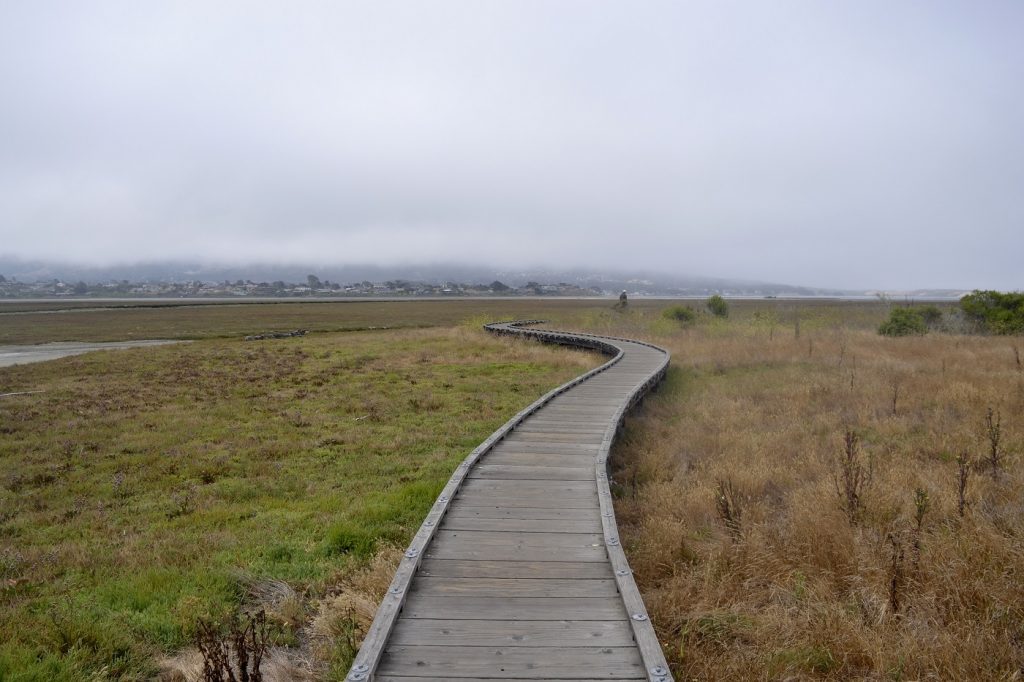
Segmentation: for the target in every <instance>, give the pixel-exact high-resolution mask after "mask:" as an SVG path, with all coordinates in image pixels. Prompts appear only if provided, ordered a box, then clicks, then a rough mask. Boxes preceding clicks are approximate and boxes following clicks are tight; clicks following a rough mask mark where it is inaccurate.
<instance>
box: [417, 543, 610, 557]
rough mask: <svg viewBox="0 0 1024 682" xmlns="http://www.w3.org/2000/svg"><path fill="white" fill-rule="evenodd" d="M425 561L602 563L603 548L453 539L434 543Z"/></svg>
mask: <svg viewBox="0 0 1024 682" xmlns="http://www.w3.org/2000/svg"><path fill="white" fill-rule="evenodd" d="M424 556H425V557H426V558H428V559H472V560H486V561H583V562H587V561H592V562H597V563H606V562H607V561H608V554H607V552H605V549H604V545H597V546H595V547H544V546H536V545H528V546H505V545H488V546H480V545H474V544H472V543H465V542H460V541H456V540H440V539H438V540H436V541H434V542H432V543H431V544H430V546H429V547H428V548H427V551H426V554H425V555H424Z"/></svg>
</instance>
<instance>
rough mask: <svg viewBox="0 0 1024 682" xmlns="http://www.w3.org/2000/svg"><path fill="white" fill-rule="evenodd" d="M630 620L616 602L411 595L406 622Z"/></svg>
mask: <svg viewBox="0 0 1024 682" xmlns="http://www.w3.org/2000/svg"><path fill="white" fill-rule="evenodd" d="M497 613H500V614H501V617H502V619H503V620H627V616H626V609H625V608H624V607H623V606H622V602H621V601H620V600H617V599H606V598H604V597H562V598H557V599H552V598H548V597H511V598H510V597H431V596H427V595H422V594H415V593H412V594H410V595H409V599H408V600H407V601H406V603H405V609H404V610H403V611H402V617H403V618H450V619H454V620H493V619H494V615H495V614H497Z"/></svg>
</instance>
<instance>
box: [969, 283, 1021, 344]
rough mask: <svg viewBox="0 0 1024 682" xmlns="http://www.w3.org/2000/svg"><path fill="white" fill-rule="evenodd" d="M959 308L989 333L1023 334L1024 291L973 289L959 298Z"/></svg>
mask: <svg viewBox="0 0 1024 682" xmlns="http://www.w3.org/2000/svg"><path fill="white" fill-rule="evenodd" d="M960 308H961V309H962V310H963V311H964V314H965V315H967V317H968V318H969V319H971V320H973V321H974V322H975V323H976V324H977V325H978V327H980V328H981V329H982V330H984V331H987V332H989V333H991V334H1024V293H1020V292H1014V293H1006V294H1004V293H1000V292H998V291H978V290H975V291H973V292H972V293H970V294H967V295H966V296H964V297H963V298H961V299H960Z"/></svg>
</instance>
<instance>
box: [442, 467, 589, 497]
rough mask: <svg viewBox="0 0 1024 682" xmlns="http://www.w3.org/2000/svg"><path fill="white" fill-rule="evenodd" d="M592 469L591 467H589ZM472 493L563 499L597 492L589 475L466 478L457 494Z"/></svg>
mask: <svg viewBox="0 0 1024 682" xmlns="http://www.w3.org/2000/svg"><path fill="white" fill-rule="evenodd" d="M591 470H593V469H591ZM474 493H485V494H487V495H491V494H494V495H499V496H502V495H557V496H558V497H561V498H563V499H569V498H578V497H586V498H589V497H591V496H592V495H594V494H596V493H597V481H596V480H595V479H594V477H593V476H591V478H590V480H585V481H530V482H529V483H526V482H523V481H504V480H498V479H487V478H467V479H466V482H465V483H463V484H462V488H460V489H459V493H458V495H459V496H460V497H462V498H463V499H466V498H468V497H469V496H470V495H472V494H474Z"/></svg>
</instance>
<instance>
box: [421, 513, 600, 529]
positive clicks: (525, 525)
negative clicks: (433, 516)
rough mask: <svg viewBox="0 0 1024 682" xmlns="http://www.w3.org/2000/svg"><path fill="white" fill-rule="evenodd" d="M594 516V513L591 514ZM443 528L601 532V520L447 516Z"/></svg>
mask: <svg viewBox="0 0 1024 682" xmlns="http://www.w3.org/2000/svg"><path fill="white" fill-rule="evenodd" d="M591 516H593V514H591ZM441 529H442V530H485V531H502V532H509V531H518V532H521V533H600V532H601V522H600V521H598V520H597V519H596V518H587V519H566V518H560V519H514V518H508V517H505V518H498V519H488V518H480V517H476V516H455V517H445V520H444V522H443V523H442V524H441Z"/></svg>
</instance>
